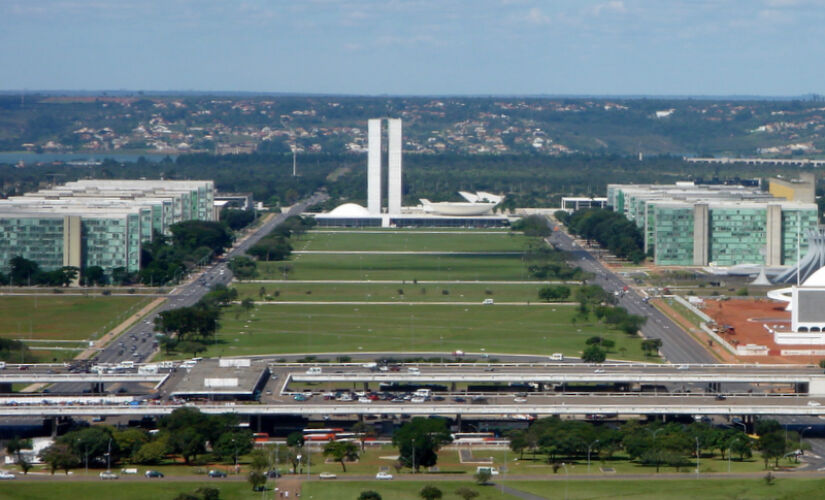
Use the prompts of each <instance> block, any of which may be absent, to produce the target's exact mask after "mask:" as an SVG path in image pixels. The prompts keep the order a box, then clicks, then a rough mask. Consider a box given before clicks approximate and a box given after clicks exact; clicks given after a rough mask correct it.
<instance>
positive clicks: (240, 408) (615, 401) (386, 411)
mask: <svg viewBox="0 0 825 500" xmlns="http://www.w3.org/2000/svg"><path fill="white" fill-rule="evenodd" d="M526 399H527V401H526V402H523V403H517V402H514V401H513V398H512V397H490V398H488V399H487V401H486V403H485V404H471V403H456V402H452V401H445V402H442V403H438V402H428V403H421V404H416V403H410V402H406V403H404V404H397V403H389V402H374V403H370V404H364V403H358V402H348V403H341V402H336V401H321V400H318V401H314V402H313V401H309V402H300V403H299V402H285V403H279V404H232V403H228V404H227V403H222V404H199V405H191V404H190V405H188V406H194V407H197V408H198V409H199V410H200V411H202V412H204V413H209V414H220V413H234V414H237V415H242V416H256V415H281V416H285V415H291V416H303V417H311V416H322V415H342V416H356V415H409V416H416V415H420V416H428V415H445V416H455V415H461V416H462V417H465V418H466V417H471V416H476V415H479V416H483V415H487V416H507V415H534V416H547V415H594V414H595V415H651V416H655V415H692V416H696V415H708V416H710V415H722V416H747V415H806V416H815V417H822V418H825V406H823V405H825V398H818V399H817V398H808V397H802V396H732V397H728V398H727V399H725V400H717V399H715V398H714V397H709V396H685V395H679V396H668V395H628V394H621V395H619V394H616V395H597V396H594V395H564V396H543V397H542V396H537V397H536V396H529V397H528V398H526ZM184 406H185V405H180V404H167V405H154V404H140V405H137V404H120V405H41V404H34V405H18V406H0V417H3V418H8V417H42V418H52V417H81V416H117V415H124V416H135V417H140V416H161V415H168V414H170V413H171V412H172V411H174V410H175V409H177V408H182V407H184Z"/></svg>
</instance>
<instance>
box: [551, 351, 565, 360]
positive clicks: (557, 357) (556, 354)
mask: <svg viewBox="0 0 825 500" xmlns="http://www.w3.org/2000/svg"><path fill="white" fill-rule="evenodd" d="M550 361H564V354H562V353H560V352H554V353H553V354H551V355H550Z"/></svg>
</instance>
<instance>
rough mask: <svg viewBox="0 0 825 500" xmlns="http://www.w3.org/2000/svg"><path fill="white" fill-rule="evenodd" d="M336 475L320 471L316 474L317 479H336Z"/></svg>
mask: <svg viewBox="0 0 825 500" xmlns="http://www.w3.org/2000/svg"><path fill="white" fill-rule="evenodd" d="M337 477H338V476H336V475H335V474H333V473H332V472H322V473H320V474H318V478H319V479H336V478H337Z"/></svg>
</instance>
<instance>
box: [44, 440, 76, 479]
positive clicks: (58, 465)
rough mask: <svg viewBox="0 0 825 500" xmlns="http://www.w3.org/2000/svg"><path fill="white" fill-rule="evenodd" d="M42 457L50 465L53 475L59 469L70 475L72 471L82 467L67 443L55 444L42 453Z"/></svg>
mask: <svg viewBox="0 0 825 500" xmlns="http://www.w3.org/2000/svg"><path fill="white" fill-rule="evenodd" d="M40 457H41V458H42V459H43V461H44V462H46V463H47V464H49V469H50V470H51V472H52V475H54V473H55V471H56V470H58V469H63V470H64V471H65V472H66V474H68V473H69V471H70V470H71V469H73V468H74V467H77V466H78V465H80V458H79V457H78V456H77V455H75V454H74V453H73V452H72V450H71V448H70V447H69V445H67V444H65V443H55V444H53V445H51V446H49V447H48V448H46V449H45V450H43V451H42V452H41V453H40Z"/></svg>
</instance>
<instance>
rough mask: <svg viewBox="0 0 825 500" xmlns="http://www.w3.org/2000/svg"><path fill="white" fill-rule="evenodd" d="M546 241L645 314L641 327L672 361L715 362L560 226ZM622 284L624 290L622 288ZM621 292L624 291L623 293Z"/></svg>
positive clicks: (636, 311)
mask: <svg viewBox="0 0 825 500" xmlns="http://www.w3.org/2000/svg"><path fill="white" fill-rule="evenodd" d="M547 241H548V242H549V243H551V244H553V245H554V246H556V247H557V248H558V249H560V250H564V251H566V252H568V253H569V255H570V264H571V265H575V266H578V267H581V268H582V270H584V271H587V272H589V273H592V274H593V275H594V278H593V279H592V280H591V282H592V283H594V284H597V285H599V286H601V287H602V288H604V289H605V290H606V291H608V292H609V293H614V292H620V294H621V297H620V298H619V305H620V306H622V307H624V308H625V309H627V312H629V313H631V314H637V315H640V316H646V317H647V323H645V325H644V326H643V327H642V335H644V336H645V337H646V338H659V339H662V348H661V352H662V355H663V356H664V357H665V359H667V360H668V361H670V362H671V363H715V362H717V360H716V359H715V358H714V356H713V355H711V354H710V353H709V352H708V351H707V349H705V348H704V347H703V346H702V345H701V344H700V343H699V342H697V341H696V340H695V339H694V338H693V337H691V336H690V335H689V334H688V333H686V332H685V331H684V330H682V329H681V328H680V327H679V326H678V325H676V324H675V323H674V322H673V321H671V320H670V318H668V317H667V316H665V315H664V314H663V313H662V312H661V311H659V310H658V309H656V308H655V307H653V306H651V305H650V304H648V303H646V302H644V301H643V298H642V297H640V296H639V294H638V293H636V291H635V290H634V289H633V287H629V286H628V284H627V283H625V282H624V281H622V279H621V278H620V277H619V276H617V275H616V274H615V273H613V272H612V271H611V270H609V269H608V268H606V267H605V266H603V265H602V263H601V262H599V261H598V260H597V259H596V258H594V257H593V255H592V254H591V253H590V252H588V251H587V250H586V249H584V248H582V247H581V246H580V245H579V244H578V243H576V242H575V241H574V240H573V239H572V238H571V237H570V236H569V235H568V234H567V233H565V232H564V231H562V230H558V231H553V234H552V235H551V236H550V237H548V238H547ZM625 288H627V290H626V291H625ZM622 292H623V293H622Z"/></svg>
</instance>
